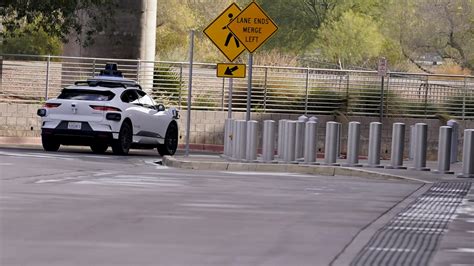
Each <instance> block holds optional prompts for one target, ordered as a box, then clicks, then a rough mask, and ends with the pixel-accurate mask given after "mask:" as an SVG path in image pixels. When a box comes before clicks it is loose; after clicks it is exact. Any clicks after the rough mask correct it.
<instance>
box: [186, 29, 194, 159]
mask: <svg viewBox="0 0 474 266" xmlns="http://www.w3.org/2000/svg"><path fill="white" fill-rule="evenodd" d="M189 39H190V40H189V43H190V45H189V84H188V110H187V117H186V152H185V154H184V156H186V157H187V156H189V134H190V131H191V130H190V129H191V97H192V89H193V57H194V30H191V32H190V34H189Z"/></svg>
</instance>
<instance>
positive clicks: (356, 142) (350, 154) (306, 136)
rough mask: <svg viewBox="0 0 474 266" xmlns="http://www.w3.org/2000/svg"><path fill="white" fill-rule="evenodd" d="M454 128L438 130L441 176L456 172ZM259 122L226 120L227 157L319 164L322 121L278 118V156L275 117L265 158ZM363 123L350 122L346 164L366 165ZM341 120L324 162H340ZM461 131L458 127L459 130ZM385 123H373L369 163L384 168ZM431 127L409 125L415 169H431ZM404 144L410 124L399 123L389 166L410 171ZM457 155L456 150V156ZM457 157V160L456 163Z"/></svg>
mask: <svg viewBox="0 0 474 266" xmlns="http://www.w3.org/2000/svg"><path fill="white" fill-rule="evenodd" d="M452 125H454V126H442V127H440V129H439V143H438V166H437V169H436V170H435V171H434V172H435V173H440V174H452V173H454V172H453V171H451V170H450V165H451V163H452V162H453V158H452V154H453V143H454V144H455V145H456V146H457V140H456V142H454V141H453V134H454V133H453V132H454V131H455V130H454V128H457V127H458V125H456V124H452ZM257 126H258V122H257V121H253V120H252V121H245V120H233V119H227V120H226V122H225V126H224V134H225V136H226V137H225V140H224V156H226V157H228V158H231V159H234V160H239V161H246V162H257V161H261V162H264V163H272V162H284V163H302V164H319V162H317V156H316V155H317V151H318V147H317V140H318V119H317V118H316V117H311V118H309V119H308V118H307V117H304V116H302V117H300V119H299V120H298V121H293V120H285V119H283V120H280V121H278V138H277V141H276V143H277V145H276V151H277V155H276V158H275V121H273V120H265V121H264V123H263V136H262V143H263V144H262V156H261V159H260V160H257V147H258V143H257V138H258V137H257ZM360 126H361V125H360V123H359V122H350V123H349V126H348V141H347V159H346V162H345V163H344V164H343V166H347V167H362V164H360V163H359V151H360V138H361V133H360V131H361V129H360ZM341 128H342V125H341V123H338V122H333V121H330V122H327V123H326V138H325V147H324V162H323V163H322V164H324V165H330V166H339V165H340V164H339V163H338V162H337V159H338V157H339V152H340V136H341ZM456 130H457V129H456ZM473 132H474V129H467V130H465V131H464V150H463V171H462V174H461V175H460V177H474V133H473ZM381 136H382V124H381V123H379V122H372V123H370V128H369V143H368V164H367V165H365V166H367V167H378V168H381V167H384V166H382V165H381V164H380V157H381V156H380V155H381V154H380V149H381V139H382V137H381ZM427 136H428V125H427V124H425V123H417V124H416V125H414V126H413V127H411V128H410V137H411V138H410V157H411V158H412V159H413V166H412V167H410V169H412V170H417V171H430V169H429V168H428V167H427V165H426V160H427ZM404 144H405V124H403V123H394V124H393V129H392V144H391V158H390V163H389V165H387V166H385V168H388V169H407V167H405V166H404V165H403V154H404ZM456 155H457V154H456ZM456 159H457V158H455V160H454V161H456Z"/></svg>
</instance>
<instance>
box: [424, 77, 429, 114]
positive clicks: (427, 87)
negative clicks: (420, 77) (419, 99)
mask: <svg viewBox="0 0 474 266" xmlns="http://www.w3.org/2000/svg"><path fill="white" fill-rule="evenodd" d="M425 84H426V86H425V96H424V102H423V105H424V106H425V118H428V89H429V87H430V84H429V78H428V76H426V83H425Z"/></svg>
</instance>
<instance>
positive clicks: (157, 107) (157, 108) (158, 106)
mask: <svg viewBox="0 0 474 266" xmlns="http://www.w3.org/2000/svg"><path fill="white" fill-rule="evenodd" d="M155 107H156V110H158V112H162V111H164V110H165V106H164V105H162V104H161V103H160V104H157V105H155Z"/></svg>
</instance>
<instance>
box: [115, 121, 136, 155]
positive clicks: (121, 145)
mask: <svg viewBox="0 0 474 266" xmlns="http://www.w3.org/2000/svg"><path fill="white" fill-rule="evenodd" d="M132 138H133V132H132V126H131V125H130V123H127V122H125V123H123V125H122V127H121V128H120V132H119V137H118V139H117V140H114V141H113V142H112V151H113V152H114V154H118V155H126V154H128V152H129V150H130V146H132Z"/></svg>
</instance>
